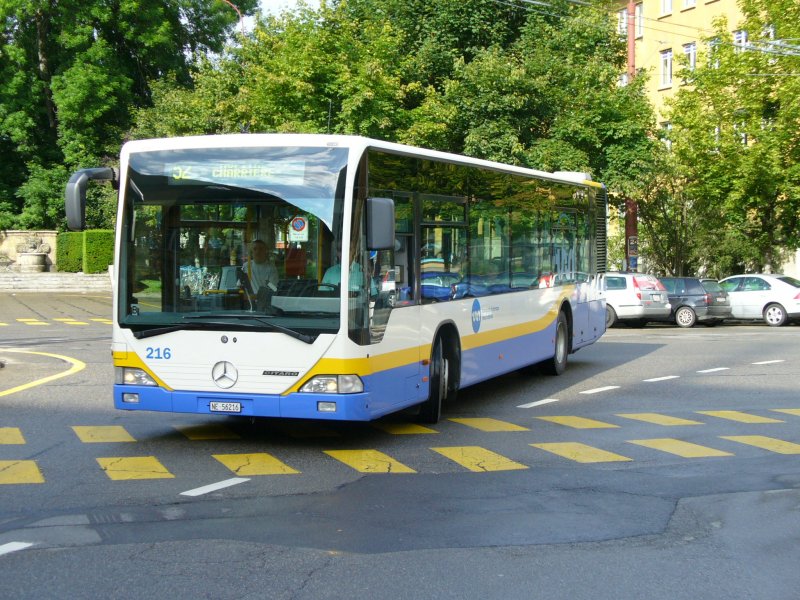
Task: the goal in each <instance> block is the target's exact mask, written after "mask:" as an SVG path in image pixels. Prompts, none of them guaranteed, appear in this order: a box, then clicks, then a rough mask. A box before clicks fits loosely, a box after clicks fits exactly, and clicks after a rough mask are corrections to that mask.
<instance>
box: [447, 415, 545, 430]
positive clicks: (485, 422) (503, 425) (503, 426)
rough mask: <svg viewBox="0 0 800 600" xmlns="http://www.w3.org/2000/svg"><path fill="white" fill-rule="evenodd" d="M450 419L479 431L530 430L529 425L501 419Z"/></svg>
mask: <svg viewBox="0 0 800 600" xmlns="http://www.w3.org/2000/svg"><path fill="white" fill-rule="evenodd" d="M448 421H453V422H454V423H460V424H461V425H466V426H467V427H472V428H473V429H477V430H479V431H486V432H490V433H494V432H497V431H530V429H528V428H527V427H522V426H520V425H514V423H508V422H506V421H499V420H497V419H488V418H463V419H448Z"/></svg>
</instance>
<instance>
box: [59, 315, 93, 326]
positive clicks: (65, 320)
mask: <svg viewBox="0 0 800 600" xmlns="http://www.w3.org/2000/svg"><path fill="white" fill-rule="evenodd" d="M53 321H58V322H59V323H62V324H64V325H88V324H89V323H87V322H86V321H78V320H77V319H73V318H71V317H56V318H54V319H53Z"/></svg>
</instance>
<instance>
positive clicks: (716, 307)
mask: <svg viewBox="0 0 800 600" xmlns="http://www.w3.org/2000/svg"><path fill="white" fill-rule="evenodd" d="M660 279H661V283H663V284H664V287H665V288H667V294H669V303H670V305H671V306H672V311H671V312H670V315H669V317H668V318H667V319H666V320H667V321H670V322H672V323H675V324H676V325H677V326H678V327H693V326H694V325H695V323H702V324H703V325H717V324H719V323H722V322H723V321H724V320H725V319H730V318H731V303H730V299H729V298H728V293H727V292H726V291H725V290H723V289H722V288H721V287H720V285H719V283H718V282H717V281H716V280H714V279H699V278H697V277H661V278H660Z"/></svg>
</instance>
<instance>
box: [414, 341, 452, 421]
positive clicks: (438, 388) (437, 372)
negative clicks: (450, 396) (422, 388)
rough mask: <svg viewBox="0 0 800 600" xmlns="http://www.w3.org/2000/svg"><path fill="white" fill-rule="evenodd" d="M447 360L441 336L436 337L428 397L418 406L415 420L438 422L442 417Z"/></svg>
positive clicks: (445, 396) (445, 393)
mask: <svg viewBox="0 0 800 600" xmlns="http://www.w3.org/2000/svg"><path fill="white" fill-rule="evenodd" d="M447 379H448V361H447V359H445V357H444V351H443V349H442V338H440V337H437V338H436V341H435V342H434V344H433V351H432V352H431V362H430V376H429V377H428V383H429V385H430V392H429V394H428V399H427V400H425V402H423V403H422V404H420V406H419V415H418V418H417V420H418V421H419V422H420V423H429V424H433V423H438V422H439V419H440V418H441V417H442V402H444V400H445V399H446V398H447Z"/></svg>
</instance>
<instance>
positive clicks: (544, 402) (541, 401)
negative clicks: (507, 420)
mask: <svg viewBox="0 0 800 600" xmlns="http://www.w3.org/2000/svg"><path fill="white" fill-rule="evenodd" d="M551 402H558V398H545V399H544V400H539V401H537V402H528V403H527V404H520V405H519V406H517V408H533V407H534V406H541V405H542V404H550V403H551Z"/></svg>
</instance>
